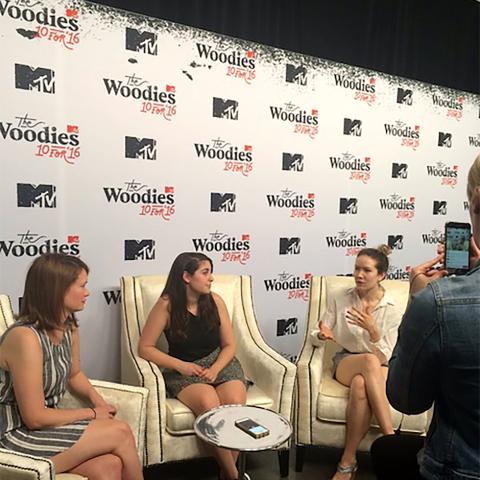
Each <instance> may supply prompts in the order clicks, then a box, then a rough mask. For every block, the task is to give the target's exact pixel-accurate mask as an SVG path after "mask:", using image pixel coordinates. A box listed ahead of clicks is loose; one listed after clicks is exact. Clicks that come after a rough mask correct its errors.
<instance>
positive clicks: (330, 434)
mask: <svg viewBox="0 0 480 480" xmlns="http://www.w3.org/2000/svg"><path fill="white" fill-rule="evenodd" d="M382 284H383V285H384V286H385V288H386V289H388V291H389V293H390V295H391V296H392V298H393V301H394V302H395V304H396V305H403V306H404V307H406V306H407V302H408V290H409V284H408V282H402V281H399V280H385V281H384V282H382ZM354 285H355V284H354V280H353V278H352V277H334V276H330V277H313V278H312V281H311V285H310V299H309V306H308V324H307V328H306V332H305V339H304V344H303V347H302V350H301V353H300V355H299V359H298V362H297V396H296V405H297V408H296V415H295V418H296V422H295V425H296V427H295V429H296V431H295V443H296V457H297V458H296V470H297V471H301V470H302V467H303V458H304V447H306V446H309V445H316V446H328V447H337V448H342V447H343V446H344V445H345V422H346V420H345V413H346V407H347V401H348V392H349V389H348V387H345V386H344V385H342V384H340V383H339V382H337V381H336V380H334V378H333V364H332V357H333V355H334V354H335V352H336V351H337V350H339V349H340V348H341V347H340V346H339V345H337V344H336V343H334V342H330V341H329V342H323V345H322V346H320V347H314V346H312V344H311V341H310V338H309V334H310V332H311V331H312V330H313V329H314V328H317V325H318V322H319V320H320V319H321V317H322V315H323V313H324V311H325V310H326V307H327V302H328V300H329V298H330V297H331V296H332V295H335V293H336V292H337V291H338V290H340V289H344V288H348V287H353V286H354ZM391 414H392V419H393V426H394V428H395V429H396V428H398V426H399V425H400V422H401V430H402V431H405V432H410V433H416V434H419V435H424V434H425V432H426V430H427V423H428V420H427V412H425V413H422V414H420V415H403V414H401V413H400V412H397V411H396V410H394V409H393V408H392V407H391ZM380 435H381V432H380V429H379V426H378V424H377V423H376V420H375V418H373V419H372V424H371V428H370V430H369V431H368V432H367V435H366V436H365V438H364V439H363V440H362V442H361V443H360V446H359V450H360V451H368V450H369V448H370V445H371V444H372V442H373V441H374V440H375V439H376V438H377V437H379V436H380Z"/></svg>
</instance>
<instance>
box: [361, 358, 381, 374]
mask: <svg viewBox="0 0 480 480" xmlns="http://www.w3.org/2000/svg"><path fill="white" fill-rule="evenodd" d="M363 369H364V372H365V374H367V375H383V374H382V365H381V364H380V360H379V359H378V357H377V356H376V355H374V354H373V353H365V354H364V355H363Z"/></svg>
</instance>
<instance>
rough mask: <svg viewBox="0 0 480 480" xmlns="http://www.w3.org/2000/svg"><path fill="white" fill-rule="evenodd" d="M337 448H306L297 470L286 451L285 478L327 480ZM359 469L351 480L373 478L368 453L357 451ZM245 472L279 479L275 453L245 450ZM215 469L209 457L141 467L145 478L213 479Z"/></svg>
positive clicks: (259, 478) (254, 478) (263, 478)
mask: <svg viewBox="0 0 480 480" xmlns="http://www.w3.org/2000/svg"><path fill="white" fill-rule="evenodd" d="M340 453H341V452H340V451H339V450H337V449H328V448H309V449H307V451H306V453H305V462H304V467H303V471H302V472H301V473H297V472H295V453H294V450H293V451H292V452H291V454H290V471H289V476H288V478H287V477H286V479H285V480H329V479H330V478H331V477H332V476H333V473H334V472H335V466H336V463H337V461H338V459H339V457H340ZM358 463H359V469H358V472H357V475H356V476H355V480H375V476H374V475H373V473H372V468H371V464H370V457H369V456H368V454H359V456H358ZM247 472H248V474H249V475H250V477H251V480H281V479H280V471H279V467H278V457H277V453H276V452H273V451H266V452H257V453H249V454H248V455H247ZM217 478H218V470H217V466H216V463H215V461H214V460H213V459H211V458H204V459H199V460H189V461H185V462H175V463H170V464H166V465H160V466H157V467H151V468H148V469H146V470H145V480H190V479H198V480H217Z"/></svg>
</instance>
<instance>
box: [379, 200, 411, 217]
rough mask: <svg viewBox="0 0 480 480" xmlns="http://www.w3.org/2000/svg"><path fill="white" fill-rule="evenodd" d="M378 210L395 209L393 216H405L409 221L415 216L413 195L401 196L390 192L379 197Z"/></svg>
mask: <svg viewBox="0 0 480 480" xmlns="http://www.w3.org/2000/svg"><path fill="white" fill-rule="evenodd" d="M378 201H379V203H380V210H388V211H392V210H395V211H396V212H397V215H396V217H395V218H406V219H407V220H408V221H411V220H412V218H413V217H414V216H415V197H409V198H406V197H402V196H401V195H397V194H396V193H392V194H391V195H390V196H389V197H385V198H380V199H379V200H378Z"/></svg>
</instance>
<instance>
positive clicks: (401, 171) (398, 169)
mask: <svg viewBox="0 0 480 480" xmlns="http://www.w3.org/2000/svg"><path fill="white" fill-rule="evenodd" d="M407 176H408V165H407V164H406V163H392V178H403V179H405V178H407Z"/></svg>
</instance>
